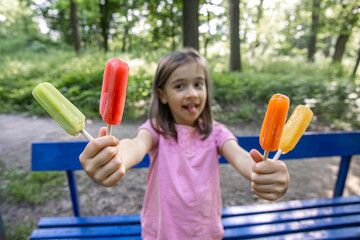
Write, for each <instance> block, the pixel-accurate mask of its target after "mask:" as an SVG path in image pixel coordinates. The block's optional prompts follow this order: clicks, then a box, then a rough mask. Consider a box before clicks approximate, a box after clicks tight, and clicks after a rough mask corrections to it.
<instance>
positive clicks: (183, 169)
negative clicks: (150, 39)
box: [80, 49, 289, 240]
mask: <svg viewBox="0 0 360 240" xmlns="http://www.w3.org/2000/svg"><path fill="white" fill-rule="evenodd" d="M210 84H211V83H210V77H209V73H208V70H207V66H206V61H205V59H204V58H203V57H201V56H200V55H199V54H198V53H197V52H196V51H195V50H193V49H184V50H182V51H179V52H174V53H171V54H168V55H166V56H164V57H163V58H162V59H161V60H160V62H159V64H158V68H157V71H156V75H155V79H154V82H153V93H152V99H151V104H150V110H149V119H148V120H147V121H146V122H145V123H144V124H143V125H141V126H140V127H139V129H138V131H137V135H136V137H134V138H133V139H122V140H121V141H119V140H118V139H116V138H115V137H112V136H105V132H106V128H102V129H101V130H100V137H99V138H97V139H95V140H93V141H91V142H90V143H89V144H88V145H87V146H86V148H85V150H84V152H83V153H82V154H81V155H80V162H81V164H82V166H83V168H84V170H85V171H86V173H87V174H88V175H89V176H90V178H91V179H93V180H94V181H95V182H97V183H99V184H101V185H103V186H106V187H110V186H113V185H115V184H116V183H117V182H118V181H120V179H121V178H122V177H123V176H124V174H125V171H127V170H128V169H129V168H131V167H132V166H134V165H136V164H138V163H139V162H140V161H141V160H142V159H143V157H144V156H145V154H146V153H149V155H150V167H149V173H148V177H147V189H146V193H145V198H144V202H143V208H142V212H141V226H142V238H143V239H172V240H173V239H207V240H208V239H221V238H222V237H223V235H224V230H223V226H222V224H221V209H222V204H221V196H220V183H219V162H218V158H219V156H220V155H224V156H225V158H226V159H227V160H228V161H229V163H231V165H232V166H233V167H234V168H235V169H236V170H237V171H238V172H239V173H240V174H241V175H243V176H244V177H245V178H247V179H249V180H251V182H252V184H251V186H252V191H253V192H254V193H255V194H256V195H258V196H259V197H261V198H263V199H267V200H275V199H278V198H280V197H281V196H282V195H283V194H284V193H285V192H286V189H287V187H288V184H289V174H288V171H287V168H286V165H285V164H284V163H283V162H282V161H274V162H273V161H262V155H261V154H260V153H259V152H258V151H256V150H251V151H250V154H249V153H248V152H247V151H245V150H244V149H243V148H241V147H240V146H239V145H238V143H237V141H236V138H235V137H234V135H233V134H232V133H231V132H230V131H229V130H228V129H227V128H226V127H225V126H224V125H222V124H220V123H218V122H216V121H213V119H212V114H211V108H210V102H211V101H210V100H211V97H210Z"/></svg>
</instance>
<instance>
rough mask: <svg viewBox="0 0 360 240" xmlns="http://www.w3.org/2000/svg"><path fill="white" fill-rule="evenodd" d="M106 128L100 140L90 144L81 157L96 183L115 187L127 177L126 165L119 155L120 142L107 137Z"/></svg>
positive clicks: (101, 131)
mask: <svg viewBox="0 0 360 240" xmlns="http://www.w3.org/2000/svg"><path fill="white" fill-rule="evenodd" d="M105 133H106V128H102V129H101V130H100V134H99V138H96V139H94V140H92V141H91V142H89V143H88V144H87V146H86V148H85V149H84V151H83V152H82V153H81V155H80V157H79V158H80V163H81V165H82V166H83V168H84V170H85V172H86V173H87V175H89V177H90V178H91V179H92V180H93V181H94V182H96V183H98V184H100V185H103V186H105V187H111V186H114V185H115V184H116V183H117V182H118V181H120V179H121V178H122V177H123V176H124V175H125V165H124V164H122V160H121V157H120V155H119V154H118V153H119V148H118V145H119V140H118V139H117V138H115V137H113V136H105Z"/></svg>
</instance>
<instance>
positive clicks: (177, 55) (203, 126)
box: [149, 48, 212, 139]
mask: <svg viewBox="0 0 360 240" xmlns="http://www.w3.org/2000/svg"><path fill="white" fill-rule="evenodd" d="M192 62H195V63H196V64H197V65H198V67H201V68H202V69H203V70H204V73H205V82H206V92H207V97H206V103H205V107H204V109H203V111H202V113H201V114H200V116H199V118H198V119H197V120H196V123H195V126H196V128H197V129H198V130H199V132H200V134H202V135H204V137H203V139H206V138H207V137H208V136H209V135H210V133H211V130H212V113H211V105H210V104H211V95H210V93H211V87H212V85H211V84H212V83H211V79H210V75H209V71H208V68H207V63H206V60H205V58H204V57H202V56H201V55H200V54H199V53H198V52H197V51H196V50H194V49H192V48H185V49H183V50H181V51H177V52H173V53H170V54H167V55H165V56H164V57H162V58H161V59H160V61H159V63H158V66H157V69H156V73H155V78H154V81H153V87H152V97H151V103H150V108H149V119H150V123H151V126H152V127H153V129H154V130H155V131H156V132H157V133H159V134H162V135H164V136H165V137H166V136H167V135H170V136H173V137H175V138H176V136H177V133H176V129H175V120H174V118H173V116H172V114H171V111H170V108H169V106H168V104H163V103H161V101H160V98H159V94H158V89H163V87H164V86H165V82H166V81H167V80H168V78H169V77H170V76H171V74H172V73H173V72H174V71H175V69H177V68H178V67H179V66H181V65H183V64H186V63H192Z"/></svg>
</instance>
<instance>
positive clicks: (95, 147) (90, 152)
mask: <svg viewBox="0 0 360 240" xmlns="http://www.w3.org/2000/svg"><path fill="white" fill-rule="evenodd" d="M118 144H119V140H118V139H117V138H115V137H113V136H108V137H101V138H97V139H94V140H92V141H90V142H89V143H88V144H87V145H86V147H85V149H84V151H83V152H82V153H81V155H80V161H81V159H90V158H93V157H94V156H95V155H96V154H98V153H99V152H100V151H101V150H102V149H104V148H105V147H107V146H116V145H118Z"/></svg>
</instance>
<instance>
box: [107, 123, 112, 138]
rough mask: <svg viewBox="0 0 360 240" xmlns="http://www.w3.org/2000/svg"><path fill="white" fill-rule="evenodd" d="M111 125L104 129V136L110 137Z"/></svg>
mask: <svg viewBox="0 0 360 240" xmlns="http://www.w3.org/2000/svg"><path fill="white" fill-rule="evenodd" d="M111 131H112V125H110V124H108V125H107V128H106V136H111Z"/></svg>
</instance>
